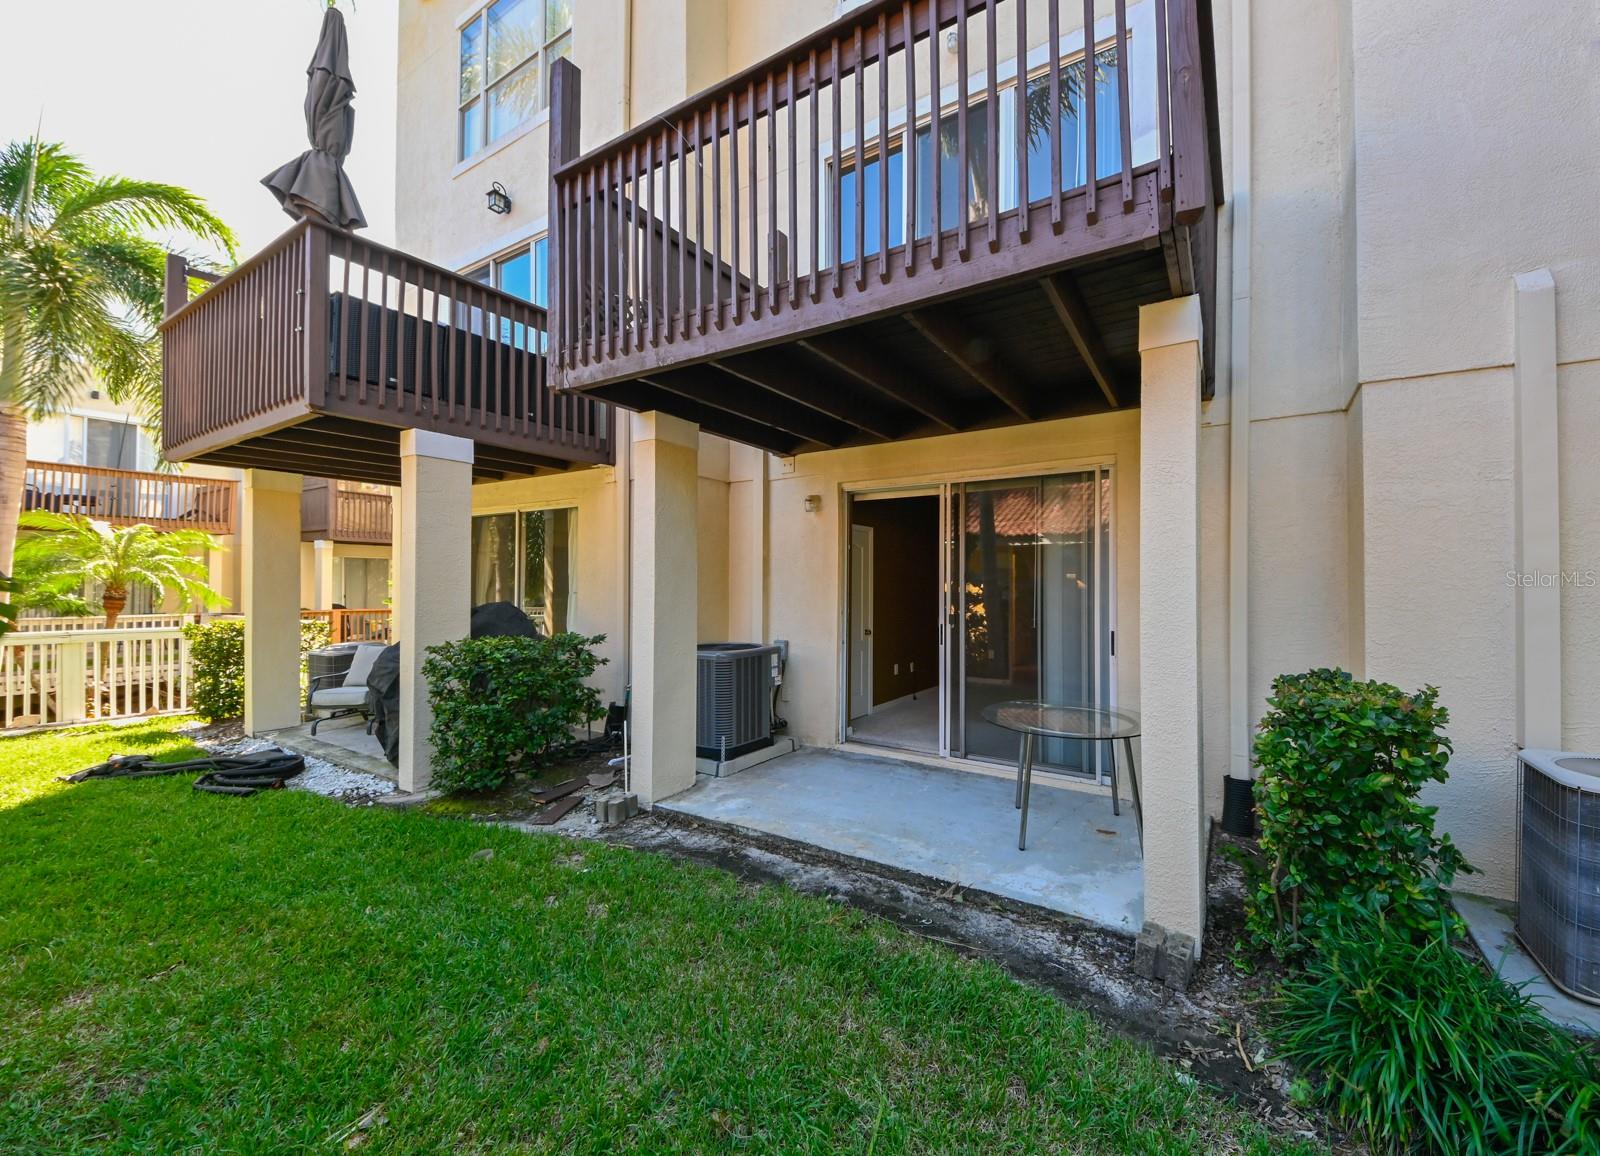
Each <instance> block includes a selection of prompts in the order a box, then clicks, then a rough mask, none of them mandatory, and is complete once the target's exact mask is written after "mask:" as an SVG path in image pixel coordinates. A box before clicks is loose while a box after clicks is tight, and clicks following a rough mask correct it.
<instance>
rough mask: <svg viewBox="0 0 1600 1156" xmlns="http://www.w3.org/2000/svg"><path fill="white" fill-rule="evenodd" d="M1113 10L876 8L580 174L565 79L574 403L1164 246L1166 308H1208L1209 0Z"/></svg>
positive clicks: (999, 3) (562, 363) (702, 99)
mask: <svg viewBox="0 0 1600 1156" xmlns="http://www.w3.org/2000/svg"><path fill="white" fill-rule="evenodd" d="M1100 7H1101V8H1102V9H1107V8H1109V9H1111V11H1109V12H1106V13H1105V14H1103V15H1097V14H1096V6H1095V4H1094V3H1093V0H1082V2H1081V3H1080V0H876V2H873V3H868V4H865V5H863V6H862V7H860V8H859V9H857V10H854V11H852V12H850V13H849V14H847V15H846V16H845V17H843V18H842V19H840V20H839V21H837V22H836V23H834V24H832V25H830V26H828V27H826V28H824V29H822V30H821V31H820V32H818V33H817V34H815V35H814V36H812V37H810V38H809V39H807V40H804V41H801V42H800V43H798V44H796V45H794V46H792V47H791V48H789V49H786V50H784V51H782V52H780V53H778V54H776V55H774V56H772V57H771V58H769V59H767V60H766V61H763V62H762V63H760V64H758V65H756V66H754V67H753V68H750V69H747V70H746V71H744V72H741V73H739V74H738V75H736V76H733V77H730V78H729V79H728V80H726V81H724V82H723V83H721V84H718V85H717V86H715V87H714V88H712V89H709V90H707V91H706V92H703V93H701V94H699V95H697V96H695V97H692V98H691V99H689V100H687V101H685V102H684V103H682V104H680V105H678V106H677V107H676V108H673V109H671V110H669V111H667V112H666V113H664V114H662V115H660V116H657V117H654V118H652V119H650V120H649V121H648V122H646V123H643V124H641V125H639V126H637V127H636V128H634V129H632V130H631V131H629V132H627V133H625V134H624V135H622V136H620V137H618V138H616V139H614V140H612V141H610V142H608V143H606V144H604V145H602V146H601V147H599V148H596V149H593V150H592V151H590V152H588V153H586V154H583V155H581V156H580V155H578V152H577V125H578V120H579V94H578V85H579V76H578V72H577V70H576V69H575V68H573V67H572V66H571V65H570V63H568V62H559V63H558V65H557V67H556V68H555V70H554V72H553V73H552V78H551V79H552V86H553V90H552V97H551V109H552V111H551V145H550V147H551V199H550V204H551V210H550V211H551V214H552V218H551V219H552V222H553V224H552V236H553V243H552V246H551V254H552V256H551V280H552V288H551V303H552V304H551V317H552V325H553V326H554V331H553V333H552V335H551V341H552V354H551V358H552V369H551V374H552V379H553V380H554V381H555V382H556V384H557V387H558V388H560V389H577V390H586V389H593V390H596V391H597V393H598V395H599V396H607V397H611V398H613V399H616V400H621V401H624V402H625V403H629V404H632V403H631V402H628V398H629V397H630V394H629V393H628V391H627V389H626V388H615V389H605V388H598V387H605V386H619V387H622V386H627V385H632V384H641V383H642V384H643V385H644V386H646V387H648V388H660V389H666V390H671V391H677V390H679V389H685V390H687V391H688V392H689V393H692V392H695V391H694V390H689V389H688V387H687V386H680V385H678V384H672V385H667V384H665V383H663V382H661V381H660V380H659V377H660V375H661V374H663V373H670V372H671V371H673V370H676V369H680V368H682V367H684V366H691V365H694V364H696V363H697V362H704V361H710V360H712V359H716V358H721V357H725V356H728V355H730V354H736V353H738V352H740V351H743V350H753V349H756V348H759V347H764V346H766V347H770V346H773V345H776V344H778V343H779V342H782V341H787V340H796V339H803V338H806V337H807V336H808V335H812V334H819V333H821V332H823V331H826V330H834V329H840V328H843V327H847V326H851V325H855V324H858V323H860V322H861V321H863V320H866V319H871V318H875V317H882V316H888V315H890V314H897V315H903V316H907V317H908V319H909V316H910V313H911V311H913V310H915V309H919V308H921V307H923V306H925V305H927V304H929V303H931V302H935V301H938V300H940V299H946V298H952V297H957V296H960V295H962V294H964V293H966V292H970V291H972V290H973V289H974V288H975V287H979V286H983V285H986V284H994V283H1000V282H1016V281H1020V280H1024V279H1034V280H1037V279H1039V278H1040V277H1042V276H1047V275H1049V274H1050V272H1051V271H1052V270H1059V269H1063V268H1067V267H1070V266H1074V265H1082V264H1084V263H1087V262H1093V261H1096V260H1101V259H1104V258H1107V257H1109V256H1114V255H1116V254H1119V253H1123V252H1129V251H1133V250H1140V251H1143V252H1149V251H1150V250H1152V249H1155V250H1158V251H1159V250H1160V249H1162V248H1168V249H1170V250H1171V253H1170V257H1169V259H1170V261H1171V264H1172V271H1173V277H1172V290H1173V291H1175V292H1201V291H1204V290H1206V289H1207V288H1208V286H1209V279H1213V278H1212V270H1213V268H1214V250H1215V244H1214V235H1215V213H1214V207H1215V205H1216V203H1218V200H1219V197H1220V188H1221V186H1220V177H1219V176H1218V172H1219V166H1220V160H1219V156H1218V153H1217V151H1216V150H1217V142H1216V137H1215V128H1214V121H1215V92H1214V89H1213V87H1212V86H1213V85H1214V78H1213V76H1212V74H1211V71H1210V69H1209V67H1208V65H1207V61H1208V59H1209V54H1210V52H1211V43H1210V40H1211V29H1210V3H1209V0H1115V3H1114V5H1108V4H1104V3H1102V4H1101V6H1100ZM1019 63H1020V64H1021V67H1019ZM1019 73H1020V74H1021V76H1022V80H1021V82H1020V87H1021V89H1022V93H1023V97H1022V100H1021V101H1020V107H1019V101H1018V90H1019ZM1086 142H1092V143H1086ZM1191 232H1193V234H1194V235H1193V236H1191ZM1174 241H1175V242H1176V243H1171V242H1174ZM1072 307H1073V305H1072V302H1070V301H1069V302H1068V304H1067V305H1066V306H1064V307H1063V310H1069V309H1072ZM912 323H913V324H917V322H916V321H915V320H914V319H913V322H912ZM918 327H919V328H922V326H920V325H919V326H918ZM927 328H929V329H932V328H934V327H933V326H928V327H927ZM1080 328H1081V326H1080ZM932 339H933V340H935V341H936V342H937V341H938V339H939V335H938V334H937V333H934V334H933V335H932ZM1208 344H1209V343H1208ZM841 360H842V359H841ZM1085 360H1086V361H1087V360H1089V358H1088V355H1087V354H1085ZM777 368H778V369H780V370H781V366H780V367H777ZM733 373H734V377H735V378H737V377H740V376H746V375H745V373H744V371H743V370H741V369H735V370H734V371H733ZM747 376H749V377H752V378H761V379H762V380H761V381H760V382H759V383H758V384H769V385H770V384H771V383H770V381H769V380H767V376H768V375H766V374H764V373H760V374H757V373H752V374H749V375H747ZM773 376H777V374H774V375H773ZM714 380H715V381H716V382H718V383H719V384H725V385H726V387H727V388H728V389H729V390H736V389H741V388H742V389H747V390H748V388H749V387H748V385H746V384H744V383H741V382H739V381H736V380H735V381H725V380H724V379H721V378H716V379H714ZM803 385H804V383H801V386H797V387H795V388H787V387H786V388H783V389H781V390H780V392H782V393H784V394H785V395H786V396H788V397H790V398H796V397H799V398H801V399H802V400H804V397H805V390H804V389H803V388H802V387H803ZM686 395H687V393H686V394H685V396H686ZM700 400H704V401H707V402H708V404H711V405H718V404H720V403H719V401H718V399H717V398H715V397H711V398H709V399H706V398H702V399H700ZM825 401H826V399H825V398H824V399H821V400H813V401H810V402H808V404H809V405H812V406H813V407H816V408H824V409H826V408H827V407H826V405H825V404H824V403H825ZM1013 408H1016V409H1019V410H1025V409H1026V407H1025V406H1021V405H1017V406H1014V407H1013ZM785 412H788V411H785ZM813 416H814V415H813ZM851 416H852V415H849V414H846V415H844V418H843V420H845V421H846V422H848V421H850V420H851ZM945 424H947V425H948V424H950V423H948V422H946V423H945ZM790 428H793V427H790Z"/></svg>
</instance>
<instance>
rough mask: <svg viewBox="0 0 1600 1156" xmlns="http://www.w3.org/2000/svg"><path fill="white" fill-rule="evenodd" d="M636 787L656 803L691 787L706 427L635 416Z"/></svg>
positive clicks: (633, 783) (648, 415) (645, 800)
mask: <svg viewBox="0 0 1600 1156" xmlns="http://www.w3.org/2000/svg"><path fill="white" fill-rule="evenodd" d="M633 431H634V434H633V437H634V440H633V592H632V607H633V612H632V623H633V637H632V639H631V640H630V650H631V659H630V666H631V667H632V675H633V700H632V706H631V711H630V715H631V732H632V733H631V739H632V750H631V755H632V758H631V762H630V768H629V769H630V772H631V786H632V788H633V790H634V791H636V792H637V793H638V795H639V802H640V803H641V804H643V805H645V806H649V805H650V804H651V803H654V802H655V801H656V800H658V799H665V798H667V797H668V796H669V795H675V794H677V793H678V792H679V791H682V790H685V789H687V788H688V787H691V786H693V785H694V720H695V713H694V712H695V703H694V696H695V689H694V678H695V670H694V653H695V642H696V635H697V632H698V630H699V621H698V618H699V614H698V601H699V509H698V507H699V484H700V481H699V438H700V430H699V427H698V426H696V425H694V424H693V423H692V422H686V421H682V420H680V419H678V418H675V417H669V416H667V415H666V414H663V413H646V414H641V415H639V416H638V417H637V418H636V419H634V423H633Z"/></svg>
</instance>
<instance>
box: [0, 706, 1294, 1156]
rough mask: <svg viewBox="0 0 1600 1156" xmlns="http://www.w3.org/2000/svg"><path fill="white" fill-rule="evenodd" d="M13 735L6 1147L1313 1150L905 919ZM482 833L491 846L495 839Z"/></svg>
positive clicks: (165, 752)
mask: <svg viewBox="0 0 1600 1156" xmlns="http://www.w3.org/2000/svg"><path fill="white" fill-rule="evenodd" d="M117 751H129V752H132V751H141V752H150V753H156V754H159V755H162V756H171V757H174V758H176V757H184V756H187V755H190V754H192V751H191V750H190V749H189V748H187V747H186V746H185V745H184V743H183V742H182V740H181V737H180V736H177V735H175V734H174V724H172V723H171V722H170V721H162V722H153V723H150V724H146V725H140V726H137V727H131V728H116V729H90V730H83V731H76V732H72V733H54V734H42V735H35V736H29V737H25V738H19V739H6V740H0V1105H3V1110H0V1151H6V1152H13V1151H15V1152H46V1151H64V1150H81V1149H85V1148H106V1149H111V1150H123V1151H139V1152H151V1151H177V1150H185V1151H204V1152H220V1151H239V1152H246V1151H248V1152H260V1151H284V1150H301V1149H306V1150H321V1151H339V1150H342V1149H343V1146H344V1141H345V1138H346V1136H347V1135H349V1134H350V1129H351V1126H352V1125H354V1123H355V1122H356V1121H357V1120H358V1119H359V1118H360V1117H362V1116H363V1114H365V1113H367V1112H368V1111H369V1110H371V1109H373V1108H375V1107H378V1106H379V1105H381V1106H382V1111H381V1113H380V1116H381V1118H382V1120H383V1122H381V1123H378V1124H376V1125H375V1126H373V1127H372V1128H371V1129H370V1130H369V1131H364V1132H361V1133H357V1134H356V1137H357V1138H358V1139H363V1138H364V1139H363V1142H362V1144H361V1150H362V1151H407V1152H411V1151H446V1150H450V1151H515V1152H563V1153H566V1152H612V1151H618V1150H633V1151H640V1152H724V1151H730V1152H876V1153H891V1152H974V1153H977V1152H982V1153H997V1152H1049V1151H1071V1152H1141V1153H1143V1152H1173V1153H1190V1152H1209V1151H1236V1150H1237V1151H1249V1152H1278V1151H1298V1150H1301V1149H1297V1148H1295V1147H1294V1146H1292V1145H1289V1144H1286V1143H1284V1142H1282V1141H1279V1140H1275V1139H1273V1138H1271V1137H1269V1136H1267V1135H1266V1134H1265V1133H1264V1132H1263V1131H1262V1130H1261V1129H1259V1128H1258V1127H1256V1126H1255V1125H1254V1124H1252V1123H1251V1122H1250V1121H1249V1120H1247V1119H1245V1118H1244V1117H1243V1115H1242V1114H1240V1113H1238V1112H1237V1111H1235V1110H1234V1109H1232V1108H1231V1107H1229V1106H1227V1105H1225V1104H1223V1103H1222V1102H1221V1101H1220V1100H1218V1099H1215V1098H1214V1097H1212V1096H1211V1095H1210V1094H1209V1093H1207V1092H1206V1091H1204V1090H1203V1089H1199V1088H1195V1087H1193V1086H1189V1085H1187V1084H1186V1083H1185V1082H1184V1081H1181V1080H1180V1079H1179V1078H1178V1074H1177V1073H1176V1072H1175V1070H1174V1069H1172V1068H1171V1067H1170V1066H1168V1065H1167V1064H1165V1063H1163V1062H1162V1061H1160V1060H1158V1059H1157V1058H1156V1057H1154V1056H1153V1055H1152V1054H1150V1053H1149V1052H1147V1051H1145V1050H1144V1049H1142V1048H1140V1047H1138V1046H1136V1045H1134V1044H1132V1043H1129V1042H1127V1041H1124V1040H1121V1039H1118V1038H1115V1037H1113V1036H1111V1035H1109V1034H1108V1033H1107V1032H1105V1031H1103V1030H1101V1029H1100V1028H1099V1027H1098V1026H1096V1025H1095V1024H1094V1023H1093V1022H1092V1021H1091V1020H1090V1019H1089V1018H1088V1017H1087V1016H1084V1015H1081V1014H1078V1013H1075V1012H1073V1011H1071V1010H1069V1009H1067V1008H1066V1007H1064V1006H1062V1005H1061V1004H1060V1003H1059V1002H1058V1001H1056V1000H1055V999H1053V998H1052V997H1050V996H1048V995H1046V994H1044V993H1042V992H1039V991H1036V990H1033V989H1031V988H1028V987H1025V986H1023V985H1020V984H1018V983H1015V982H1013V981H1012V980H1011V979H1010V978H1009V977H1007V976H1006V975H1005V974H1004V973H1002V972H1001V971H1000V970H998V969H997V968H995V967H992V966H989V965H986V964H980V963H973V962H970V961H968V960H964V959H962V958H959V957H957V956H956V955H954V954H952V953H951V952H950V951H948V950H946V949H944V948H942V947H940V946H938V945H935V944H930V943H927V942H925V941H922V940H919V939H917V938H915V937H913V936H909V935H907V934H904V933H902V932H900V931H899V930H897V929H895V928H893V927H892V926H889V925H887V924H884V923H882V922H879V921H876V920H873V919H870V918H867V917H865V916H862V915H859V914H857V913H855V912H853V911H850V910H848V909H843V908H840V907H839V906H837V905H833V904H829V903H827V902H824V901H821V900H816V899H810V898H806V897H803V896H800V895H797V894H794V893H792V892H789V891H787V890H785V889H782V888H777V887H761V888H753V887H749V886H747V885H743V884H741V883H740V882H738V881H737V880H735V879H734V878H732V877H731V876H729V875H726V874H724V873H721V872H717V871H713V870H710V869H703V868H696V867H691V866H686V865H684V864H681V863H678V862H676V861H673V860H670V859H667V858H664V857H661V856H657V855H650V854H642V853H638V852H633V851H629V850H626V849H621V848H614V847H607V846H602V845H595V844H585V843H579V842H573V841H571V840H568V839H564V838H558V837H530V836H528V835H525V834H520V833H517V832H513V831H510V830H504V829H492V828H486V827H482V826H477V825H473V824H469V823H466V822H462V821H456V820H448V819H440V818H436V817H430V816H426V815H416V814H394V813H389V812H386V811H382V810H379V809H350V808H346V807H342V806H340V805H338V804H336V803H333V802H330V801H327V800H324V799H320V798H316V797H312V796H309V795H306V794H302V793H299V792H287V791H285V792H272V793H268V794H262V795H259V796H256V797H255V798H250V799H233V798H221V797H216V796H209V795H201V794H196V793H194V792H193V791H191V790H190V788H189V781H188V778H187V777H176V778H172V779H147V780H124V781H120V782H118V781H101V782H89V783H83V784H78V785H71V786H69V785H66V784H61V783H57V782H54V781H53V778H54V776H56V775H58V774H61V773H64V772H68V771H72V770H76V769H78V768H81V767H84V766H87V765H89V764H90V763H93V762H97V761H100V760H101V759H103V758H104V757H106V756H107V755H108V754H111V753H112V752H117ZM481 848H492V849H493V851H494V855H493V857H492V858H488V859H483V858H475V857H474V853H475V852H477V851H479V850H480V849H481Z"/></svg>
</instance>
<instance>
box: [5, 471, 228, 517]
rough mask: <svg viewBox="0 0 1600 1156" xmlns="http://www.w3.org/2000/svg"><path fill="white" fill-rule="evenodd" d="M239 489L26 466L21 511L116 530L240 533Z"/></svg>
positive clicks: (224, 483) (216, 481)
mask: <svg viewBox="0 0 1600 1156" xmlns="http://www.w3.org/2000/svg"><path fill="white" fill-rule="evenodd" d="M238 497H239V485H238V483H237V482H234V481H231V480H229V479H226V478H196V477H185V476H183V475H181V474H158V473H145V472H141V471H137V470H113V469H106V468H102V467H98V466H73V465H61V464H58V463H55V462H33V461H30V462H28V464H27V472H26V473H25V475H24V477H23V483H22V508H23V510H24V511H27V510H49V511H51V512H53V513H57V514H82V515H83V516H85V517H88V518H93V519H95V520H97V521H101V522H108V523H110V524H111V525H113V526H133V525H138V524H140V523H143V524H145V525H147V526H152V527H154V528H155V529H157V530H206V531H209V532H210V533H213V534H231V533H233V532H234V530H235V528H236V523H235V517H236V511H237V510H238Z"/></svg>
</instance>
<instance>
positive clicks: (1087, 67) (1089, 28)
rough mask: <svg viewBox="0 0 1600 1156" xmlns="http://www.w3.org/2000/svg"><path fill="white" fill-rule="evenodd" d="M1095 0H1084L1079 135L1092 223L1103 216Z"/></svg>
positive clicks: (1086, 211)
mask: <svg viewBox="0 0 1600 1156" xmlns="http://www.w3.org/2000/svg"><path fill="white" fill-rule="evenodd" d="M1094 47H1095V45H1094V0H1083V119H1082V121H1080V122H1079V129H1080V131H1079V134H1078V135H1079V136H1080V137H1081V138H1082V140H1083V159H1084V164H1083V173H1084V182H1083V183H1084V188H1083V216H1084V219H1085V220H1086V221H1088V222H1089V224H1091V225H1092V224H1094V223H1095V222H1096V221H1098V220H1099V219H1100V210H1099V207H1098V205H1097V203H1096V197H1097V196H1098V194H1099V189H1098V188H1097V187H1096V186H1097V178H1098V172H1097V165H1098V159H1097V158H1096V156H1095V154H1096V153H1097V152H1099V147H1098V145H1099V141H1098V133H1097V132H1096V131H1095V107H1094V106H1095V82H1094V74H1095V51H1094Z"/></svg>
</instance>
